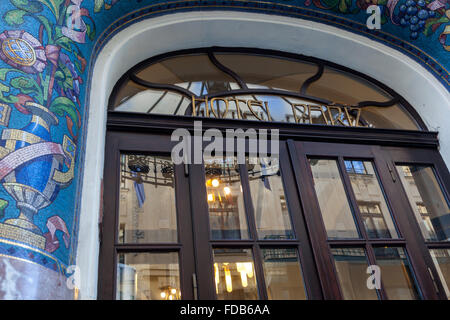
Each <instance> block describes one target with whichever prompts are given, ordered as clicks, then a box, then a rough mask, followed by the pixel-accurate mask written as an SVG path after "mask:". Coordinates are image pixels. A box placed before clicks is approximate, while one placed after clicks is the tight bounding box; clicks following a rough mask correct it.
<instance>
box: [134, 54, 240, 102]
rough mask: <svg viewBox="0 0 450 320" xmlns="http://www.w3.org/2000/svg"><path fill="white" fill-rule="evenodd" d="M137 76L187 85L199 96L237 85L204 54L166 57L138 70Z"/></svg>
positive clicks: (155, 81)
mask: <svg viewBox="0 0 450 320" xmlns="http://www.w3.org/2000/svg"><path fill="white" fill-rule="evenodd" d="M137 76H138V77H140V78H142V79H144V80H147V81H149V82H154V83H164V84H173V85H178V86H182V87H187V86H189V87H190V88H189V90H191V91H192V92H194V93H195V94H196V95H199V96H200V95H203V94H213V93H216V92H223V91H229V90H230V89H231V86H235V87H237V85H236V83H235V81H234V80H233V79H232V78H231V77H230V76H228V75H227V74H225V73H223V72H222V71H220V70H219V69H217V68H216V67H215V66H214V65H213V64H212V62H211V61H210V60H209V58H208V56H207V55H206V54H197V55H185V56H178V57H172V58H168V59H165V60H163V61H161V62H158V63H155V64H153V65H151V66H150V67H148V68H146V69H144V70H142V71H140V72H139V73H138V74H137Z"/></svg>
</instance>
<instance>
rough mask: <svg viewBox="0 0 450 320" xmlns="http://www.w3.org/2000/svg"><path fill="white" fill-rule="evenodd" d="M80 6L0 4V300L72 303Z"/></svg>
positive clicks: (29, 0)
mask: <svg viewBox="0 0 450 320" xmlns="http://www.w3.org/2000/svg"><path fill="white" fill-rule="evenodd" d="M95 2H97V1H95ZM86 3H87V4H88V5H89V8H86V7H85V6H84V5H83V0H39V1H36V0H2V1H1V3H0V12H1V17H2V18H1V20H0V299H73V298H77V288H76V283H74V281H72V280H73V279H75V278H76V277H74V276H73V273H74V271H75V272H76V271H78V270H77V269H76V268H75V267H73V266H72V265H75V264H76V261H75V255H76V244H77V226H78V222H77V221H78V216H77V210H76V201H77V188H78V186H79V185H80V183H79V179H77V177H78V176H79V174H80V172H81V171H80V162H81V161H80V150H81V148H80V144H81V140H82V116H83V103H82V101H83V99H84V92H83V90H85V86H84V83H85V82H86V73H87V70H86V69H87V68H86V67H87V60H86V58H85V57H86V56H88V53H89V50H90V46H91V40H93V39H94V33H95V31H94V30H95V27H94V23H93V19H92V18H91V17H90V10H91V11H92V9H93V6H94V1H86ZM71 275H72V276H71Z"/></svg>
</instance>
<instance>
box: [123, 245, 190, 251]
mask: <svg viewBox="0 0 450 320" xmlns="http://www.w3.org/2000/svg"><path fill="white" fill-rule="evenodd" d="M182 247H183V245H182V244H181V243H153V244H151V243H127V244H119V245H116V246H115V248H116V250H117V251H134V252H137V251H146V250H179V249H181V248H182Z"/></svg>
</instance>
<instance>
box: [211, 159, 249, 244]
mask: <svg viewBox="0 0 450 320" xmlns="http://www.w3.org/2000/svg"><path fill="white" fill-rule="evenodd" d="M204 162H205V173H206V192H207V194H206V199H207V201H208V207H209V224H210V230H211V239H213V240H223V239H249V232H248V224H247V217H246V214H245V207H244V198H243V193H242V185H241V178H240V174H239V166H238V165H237V164H236V163H237V159H236V158H234V157H232V158H219V157H212V158H205V159H204Z"/></svg>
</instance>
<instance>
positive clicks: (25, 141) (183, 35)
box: [0, 0, 450, 299]
mask: <svg viewBox="0 0 450 320" xmlns="http://www.w3.org/2000/svg"><path fill="white" fill-rule="evenodd" d="M426 1H427V3H429V5H430V6H433V8H432V10H431V9H430V10H431V11H434V12H436V14H437V15H438V17H440V18H439V19H440V20H439V21H440V22H439V23H438V22H437V21H435V20H433V19H434V18H432V17H429V19H427V22H430V24H429V25H428V28H429V29H427V30H430V31H429V35H428V36H426V35H425V34H421V35H420V36H419V37H418V38H416V39H410V38H409V33H408V31H407V30H406V28H405V27H402V28H400V27H399V26H398V25H397V23H399V21H398V19H397V18H394V17H396V16H397V13H398V10H399V7H400V4H402V3H403V2H405V1H404V0H401V1H396V0H387V1H384V0H377V3H382V2H383V3H384V4H383V5H381V6H382V7H383V8H384V9H383V10H384V11H383V12H384V14H383V16H384V17H385V19H387V20H386V21H384V22H385V23H384V24H383V27H382V29H381V30H378V31H376V30H375V31H369V30H367V28H366V24H365V22H366V19H367V16H368V15H367V14H366V13H365V6H366V4H365V1H360V0H354V1H351V5H348V3H349V1H347V0H339V1H333V2H336V3H337V4H338V5H339V4H340V3H345V6H340V7H339V8H338V7H337V6H336V5H335V6H331V7H329V6H328V5H326V3H330V1H329V0H318V1H313V2H312V1H310V0H283V1H281V0H274V1H255V0H249V1H247V0H225V1H216V0H185V1H179V0H173V1H164V0H154V1H153V0H152V1H151V2H150V1H149V0H147V1H145V0H95V1H94V0H91V1H84V0H21V1H17V0H5V1H1V4H0V11H1V12H2V15H1V16H2V17H1V20H0V26H1V28H2V29H1V30H0V59H1V61H0V125H1V127H0V136H1V140H2V141H1V143H0V173H1V174H2V179H3V178H4V179H3V180H0V183H1V184H2V186H1V187H0V232H1V234H0V270H5V269H6V268H10V267H12V268H13V269H15V270H16V271H19V274H21V276H22V277H23V280H24V281H25V280H26V281H28V280H29V279H32V280H33V283H32V284H29V285H28V287H27V288H26V289H23V288H19V287H14V285H15V284H14V283H13V284H12V287H11V289H8V290H9V291H8V292H4V291H2V290H3V289H1V290H0V299H1V298H4V297H15V298H40V299H47V298H68V297H69V298H70V297H73V292H69V291H68V290H65V289H64V286H58V283H61V281H63V282H64V281H65V276H66V275H67V274H68V272H67V268H68V267H69V266H70V265H73V264H77V265H78V266H79V267H80V272H81V273H80V275H81V280H82V283H81V291H80V297H81V298H96V289H97V288H96V287H97V275H98V269H97V267H98V264H97V260H96V257H97V256H98V252H99V244H98V221H99V212H100V202H101V201H100V199H101V180H102V174H103V157H104V155H103V153H104V137H105V129H106V125H105V124H106V110H107V101H108V97H109V94H110V92H111V90H112V88H113V86H114V84H115V83H116V82H117V81H118V79H119V78H120V77H121V76H122V75H123V74H124V73H125V72H126V71H127V70H128V69H130V68H131V67H132V66H134V65H135V64H136V63H137V62H140V61H142V60H145V59H147V58H149V57H151V56H156V55H158V54H162V53H167V52H171V51H175V50H181V49H189V48H199V47H208V46H229V47H247V48H261V49H269V50H277V51H284V52H289V53H294V54H303V55H305V56H314V57H317V58H320V59H323V60H327V61H330V62H334V63H336V64H340V65H343V66H346V67H348V68H351V69H353V70H356V71H359V72H362V73H365V74H367V75H368V76H370V77H372V78H374V79H376V80H378V81H380V82H382V83H384V84H385V85H387V86H390V87H392V88H393V89H394V90H395V91H397V92H398V93H399V94H400V95H401V96H403V97H404V98H405V99H406V100H407V101H409V102H410V103H411V104H412V105H413V107H414V108H415V110H416V111H417V112H418V113H419V115H420V116H421V118H422V119H423V121H424V122H425V124H426V126H427V128H428V129H429V130H431V131H439V137H440V146H441V154H442V156H443V158H444V159H445V160H446V162H447V164H449V163H450V128H449V127H448V125H447V124H446V123H445V120H446V119H450V107H449V101H450V94H449V91H448V89H449V88H450V85H449V73H448V70H447V69H448V65H449V53H448V51H450V46H448V45H447V44H446V41H447V39H446V38H447V34H450V29H449V28H448V27H449V19H450V10H449V6H450V4H449V3H446V4H440V2H439V1H438V0H426ZM389 3H390V5H389ZM394 3H395V4H394ZM352 9H357V10H356V11H357V12H356V11H355V13H350V10H352ZM386 10H388V11H386ZM430 19H431V20H430ZM49 35H50V36H49ZM53 37H54V38H53ZM50 38H52V39H50ZM57 39H58V40H59V41H56V40H57ZM14 45H19V46H20V50H16V49H14ZM355 53H356V54H355ZM22 54H24V55H25V56H23V55H22ZM394 70H395V71H394ZM66 80H67V81H66ZM49 111H50V112H49ZM33 116H36V117H37V118H38V119H36V118H34V117H33ZM33 119H34V120H33ZM44 120H45V121H44ZM33 121H34V123H37V122H39V121H41V122H40V123H41V124H44V122H45V124H47V127H48V130H44V131H42V132H41V133H40V134H39V135H37V134H36V133H35V132H34V131H33V132H32V130H31V129H30V127H32V126H30V124H29V123H30V122H31V123H33ZM42 121H43V122H42ZM43 127H45V125H44V126H43ZM17 141H18V142H19V143H17ZM38 144H39V145H38ZM30 150H31V151H30ZM8 155H11V157H9V156H8ZM22 156H27V157H28V158H27V157H22ZM50 156H51V157H52V158H51V159H52V160H51V161H47V163H44V164H38V162H39V159H38V158H40V157H50ZM36 159H37V160H36ZM3 160H5V161H3ZM41 162H42V161H41ZM50 162H51V163H50ZM41 165H42V166H44V167H45V168H46V170H47V173H48V175H47V176H45V177H44V176H43V175H42V177H41V175H39V174H36V172H42V170H41V169H42V168H39V166H41ZM16 169H17V170H22V169H23V172H22V173H24V174H23V176H26V179H24V181H19V180H18V179H16V177H15V175H14V170H16ZM83 177H84V178H83ZM32 178H36V179H34V180H33V179H32ZM38 178H39V179H38ZM41 178H42V179H41ZM31 180H33V181H31ZM5 183H7V184H8V183H18V184H22V185H25V186H26V185H27V184H28V185H29V186H31V187H32V188H34V190H35V191H33V192H34V195H36V197H38V198H39V199H40V200H42V199H43V202H41V205H39V206H38V205H37V204H34V205H35V206H36V208H35V209H36V211H37V212H36V213H34V212H29V213H28V215H29V216H30V217H29V218H28V220H29V221H26V222H27V223H26V224H27V225H28V227H29V228H28V229H27V230H25V231H24V230H19V231H21V232H17V228H15V227H14V223H17V221H16V220H17V218H18V217H20V216H19V212H21V211H22V210H21V208H20V206H21V205H20V203H19V202H20V201H18V200H20V199H19V197H18V196H17V193H16V194H14V192H13V191H14V189H13V188H11V185H6V186H3V184H5ZM7 188H10V189H7ZM8 190H9V191H8ZM21 190H22V191H23V193H24V192H25V191H27V190H28V191H29V190H31V189H27V188H23V187H22V189H21ZM36 190H37V192H36ZM11 194H13V195H11ZM43 204H45V206H44V205H43ZM22 207H24V206H22ZM38 207H39V208H38ZM8 221H9V222H8ZM30 221H31V224H30V223H29V222H30ZM4 224H6V225H7V226H6V227H5V226H4ZM11 225H13V227H11ZM30 232H31V233H30ZM17 234H19V235H20V237H19V236H17ZM22 235H24V236H22ZM36 235H37V236H36ZM8 270H9V269H8ZM72 271H73V270H72ZM7 277H8V275H7V274H6V273H4V274H2V273H1V272H0V281H7V280H8V278H7ZM16 282H17V283H19V282H20V280H17V281H16ZM22 282H23V281H22Z"/></svg>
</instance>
